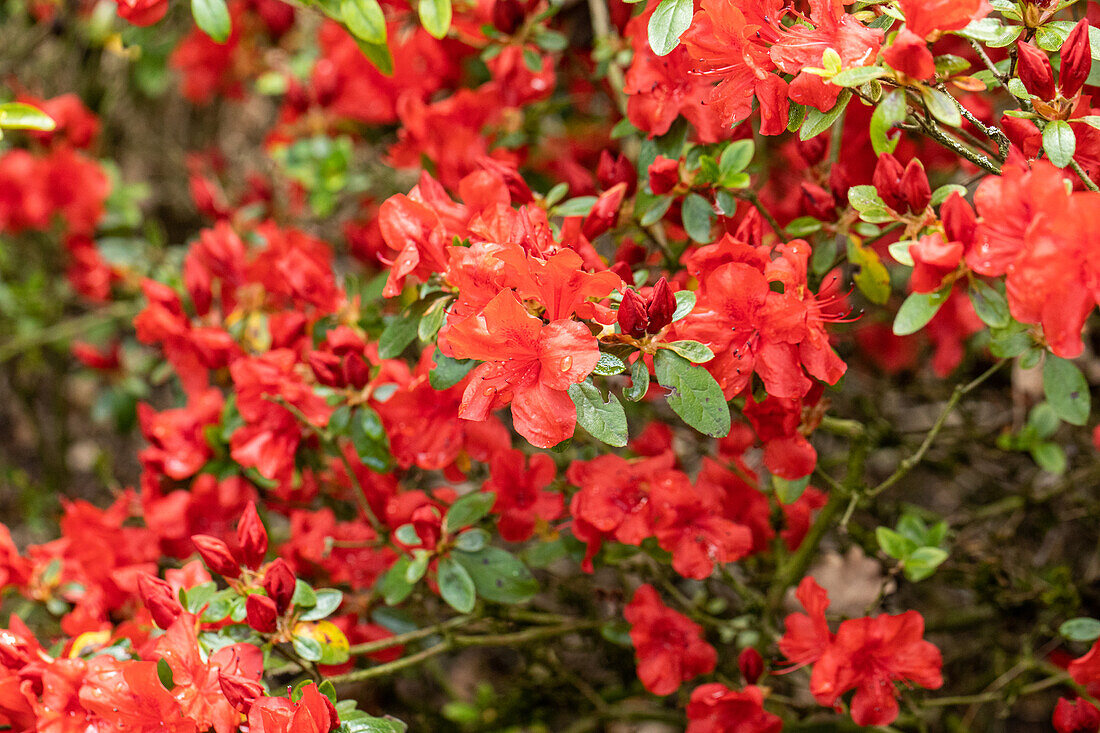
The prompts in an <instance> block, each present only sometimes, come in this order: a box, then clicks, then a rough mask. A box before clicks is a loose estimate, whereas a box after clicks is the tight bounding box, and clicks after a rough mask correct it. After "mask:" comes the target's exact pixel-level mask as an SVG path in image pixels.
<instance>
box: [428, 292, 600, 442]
mask: <svg viewBox="0 0 1100 733" xmlns="http://www.w3.org/2000/svg"><path fill="white" fill-rule="evenodd" d="M447 344H448V347H449V350H450V352H451V356H454V357H455V358H459V359H479V360H481V361H484V362H486V363H485V364H482V365H481V366H479V367H478V368H477V369H475V370H474V371H473V372H472V373H471V375H470V383H469V385H468V386H467V387H466V392H465V393H464V394H463V397H462V406H461V407H460V408H459V417H461V418H464V419H466V420H484V419H486V418H487V417H488V416H489V413H490V411H491V410H494V409H497V408H499V407H503V406H504V405H506V404H508V403H511V404H512V421H513V424H514V425H515V428H516V431H517V432H518V433H519V434H520V435H522V436H523V437H525V438H527V440H528V441H529V442H530V443H531V444H532V445H534V446H536V447H539V448H549V447H551V446H554V445H557V444H558V443H560V442H561V441H563V440H565V439H566V438H569V437H571V436H572V435H573V429H574V427H575V426H576V423H577V410H576V407H574V405H573V401H572V400H571V399H570V397H569V395H568V394H567V393H566V391H565V390H566V389H567V388H568V387H569V385H570V384H576V383H578V382H582V381H584V378H585V377H587V376H588V375H589V374H590V373H591V372H592V370H593V369H594V368H595V366H596V362H597V361H598V360H599V357H600V353H599V347H598V345H597V343H596V339H595V337H594V336H592V334H591V332H590V331H589V330H588V328H587V327H585V326H584V325H583V324H580V323H577V322H576V321H571V320H564V319H563V320H557V321H554V322H552V323H550V324H549V325H544V324H543V323H542V321H540V320H539V319H538V318H535V317H534V316H532V315H531V314H529V313H528V312H527V310H526V309H525V308H524V307H523V305H522V304H521V303H520V302H519V301H518V300H517V299H516V295H515V293H514V292H512V291H511V290H505V291H502V292H501V293H500V294H499V295H498V296H496V297H495V298H493V299H492V300H491V301H489V304H488V305H487V306H485V310H484V311H483V312H482V313H481V314H480V315H477V316H471V317H470V318H467V319H466V320H464V321H462V322H460V323H458V324H455V325H452V326H451V327H450V330H449V331H448V333H447Z"/></svg>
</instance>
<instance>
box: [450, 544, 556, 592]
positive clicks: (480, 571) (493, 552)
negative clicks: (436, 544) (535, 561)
mask: <svg viewBox="0 0 1100 733" xmlns="http://www.w3.org/2000/svg"><path fill="white" fill-rule="evenodd" d="M451 557H453V558H454V559H455V560H456V561H457V562H458V563H459V564H460V565H462V567H464V568H465V569H466V572H468V573H469V574H470V577H471V578H472V579H473V581H474V587H475V588H476V589H477V594H478V595H479V596H481V597H482V598H484V599H486V600H489V601H496V602H497V603H523V602H524V601H527V600H530V599H531V598H533V597H534V595H535V594H536V593H538V590H539V584H538V582H537V581H536V580H535V578H534V576H532V575H531V571H529V570H528V569H527V567H526V566H525V565H524V564H523V563H522V562H520V561H519V559H518V558H516V557H515V556H514V555H512V554H511V553H509V552H506V551H505V550H502V549H500V548H497V547H486V548H485V549H483V550H480V551H478V552H463V551H462V550H455V551H454V552H453V553H452V554H451Z"/></svg>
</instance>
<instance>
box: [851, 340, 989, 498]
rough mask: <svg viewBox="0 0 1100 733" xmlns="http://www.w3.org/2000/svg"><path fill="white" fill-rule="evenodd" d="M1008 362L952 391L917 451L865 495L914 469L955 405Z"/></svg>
mask: <svg viewBox="0 0 1100 733" xmlns="http://www.w3.org/2000/svg"><path fill="white" fill-rule="evenodd" d="M1007 363H1008V360H1007V359H1001V360H1000V361H998V362H996V363H995V364H994V365H993V366H991V367H989V369H986V370H985V371H984V372H982V373H981V374H980V375H979V376H978V377H976V378H975V379H974V380H973V381H971V382H969V383H968V384H965V385H963V384H960V385H958V386H957V387H955V391H954V392H952V393H951V398H950V399H949V400H947V404H946V405H944V406H943V410H941V411H940V415H939V417H937V418H936V422H935V423H933V425H932V428H931V429H930V430H929V431H928V434H927V435H926V436H925V437H924V442H922V443H921V444H920V447H919V448H917V450H916V452H915V453H913V455H911V456H909V457H908V458H906V459H905V460H903V461H902V462H901V463H899V464H898V467H897V469H896V470H895V471H894V472H893V473H892V474H890V475H889V476H888V477H887V478H886V479H885V480H884V481H883V482H882V483H880V484H879V485H878V486H876V487H875V488H873V489H871V490H870V491H868V492H867V493H866V494H865V496H867V497H868V498H870V497H875V496H878V495H879V494H881V493H882V492H884V491H886V490H887V489H889V488H890V487H891V486H893V485H894V484H896V483H897V482H898V481H900V480H901V479H902V477H904V476H905V474H907V473H909V472H910V471H911V470H913V468H914V467H915V466H916V465H917V464H918V463H920V462H921V461H922V460H923V459H924V454H925V453H927V452H928V449H929V448H931V447H932V443H933V442H935V440H936V436H937V435H939V434H940V431H941V430H943V426H944V425H945V424H946V423H947V418H948V416H950V415H951V412H952V410H954V409H955V407H956V406H957V405H958V404H959V401H960V400H961V399H962V398H963V397H964V396H965V395H966V394H968V393H970V392H972V391H973V390H975V389H977V388H978V387H979V386H980V385H981V384H982V383H983V382H984V381H985V380H987V379H989V378H990V377H992V376H993V375H994V374H996V373H997V372H998V371H999V370H1000V369H1001V367H1003V366H1004V365H1005V364H1007Z"/></svg>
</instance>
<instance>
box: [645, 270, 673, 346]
mask: <svg viewBox="0 0 1100 733" xmlns="http://www.w3.org/2000/svg"><path fill="white" fill-rule="evenodd" d="M675 312H676V296H675V295H673V294H672V288H670V287H669V286H668V280H666V279H665V278H663V277H662V278H661V279H660V280H658V281H657V284H656V285H654V286H653V292H652V293H651V294H650V296H649V305H648V306H647V307H646V316H647V317H648V318H649V324H648V325H647V326H646V329H645V330H646V332H647V333H657V332H658V331H660V330H661V329H662V328H664V327H665V326H667V325H668V324H670V323H672V314H673V313H675Z"/></svg>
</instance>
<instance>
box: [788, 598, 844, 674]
mask: <svg viewBox="0 0 1100 733" xmlns="http://www.w3.org/2000/svg"><path fill="white" fill-rule="evenodd" d="M795 597H796V598H798V602H799V603H801V604H802V607H803V608H805V609H806V611H807V612H806V613H792V614H790V615H789V616H787V620H786V621H785V622H784V623H785V625H786V629H787V631H786V633H785V634H783V637H782V638H780V640H779V650H780V651H781V652H783V655H784V656H785V657H786V658H787V661H789V662H790V663H791V664H794V665H795V668H797V667H802V666H805V665H807V664H813V663H814V662H816V661H817V660H818V659H820V658H821V655H822V654H823V653H824V652H825V650H826V649H827V648H828V646H829V644H831V643H832V641H833V635H832V633H831V632H830V631H829V624H828V622H826V621H825V609H826V608H828V607H829V596H828V594H827V593H826V592H825V589H824V588H822V587H821V586H820V585H818V584H817V581H815V580H814V579H813V578H812V577H810V576H806V577H805V578H803V579H802V582H801V583H799V584H798V590H796V591H795Z"/></svg>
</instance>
